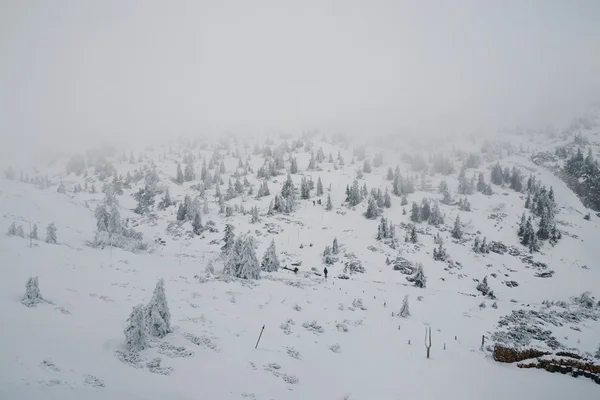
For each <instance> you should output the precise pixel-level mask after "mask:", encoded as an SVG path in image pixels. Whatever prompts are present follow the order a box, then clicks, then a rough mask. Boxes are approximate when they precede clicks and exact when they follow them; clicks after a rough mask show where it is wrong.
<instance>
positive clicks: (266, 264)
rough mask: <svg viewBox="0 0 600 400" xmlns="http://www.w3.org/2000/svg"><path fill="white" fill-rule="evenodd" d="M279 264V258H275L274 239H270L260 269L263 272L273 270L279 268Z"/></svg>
mask: <svg viewBox="0 0 600 400" xmlns="http://www.w3.org/2000/svg"><path fill="white" fill-rule="evenodd" d="M280 266H281V265H280V264H279V259H278V258H277V250H276V249H275V239H272V240H271V244H270V245H269V247H268V248H267V251H266V252H265V254H264V256H263V259H262V263H261V269H262V270H263V271H265V272H275V271H277V270H279V267H280Z"/></svg>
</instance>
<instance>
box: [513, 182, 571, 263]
mask: <svg viewBox="0 0 600 400" xmlns="http://www.w3.org/2000/svg"><path fill="white" fill-rule="evenodd" d="M527 191H528V194H527V199H526V200H525V208H527V209H529V210H530V211H531V213H532V214H533V217H532V216H529V217H527V216H526V215H525V213H523V215H522V216H521V221H520V223H519V227H518V229H517V235H518V236H519V238H520V241H521V244H522V245H523V246H527V247H528V248H529V251H530V252H532V253H533V252H535V251H538V250H539V247H540V241H544V240H548V242H549V243H550V244H552V245H554V244H556V243H557V242H558V240H560V239H561V237H562V234H561V232H560V230H558V228H557V227H556V213H557V206H556V201H555V199H554V189H553V188H552V187H551V188H550V190H548V189H546V187H545V186H542V185H541V184H540V183H539V182H537V181H536V180H535V177H533V176H530V177H529V179H528V181H527ZM536 216H537V217H539V218H540V220H539V223H538V228H537V230H536V229H535V219H534V218H535V217H536Z"/></svg>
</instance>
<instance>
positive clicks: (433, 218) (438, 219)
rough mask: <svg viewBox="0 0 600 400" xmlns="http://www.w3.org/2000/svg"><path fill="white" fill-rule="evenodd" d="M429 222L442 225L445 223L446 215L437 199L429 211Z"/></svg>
mask: <svg viewBox="0 0 600 400" xmlns="http://www.w3.org/2000/svg"><path fill="white" fill-rule="evenodd" d="M427 223H428V224H430V225H433V226H438V225H442V224H443V223H444V215H443V214H442V211H441V210H440V204H439V202H438V201H437V200H435V201H434V202H433V207H431V209H430V211H429V218H428V219H427Z"/></svg>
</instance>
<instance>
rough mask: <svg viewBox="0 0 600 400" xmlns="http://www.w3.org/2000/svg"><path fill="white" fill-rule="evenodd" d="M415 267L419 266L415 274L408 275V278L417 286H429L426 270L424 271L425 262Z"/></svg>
mask: <svg viewBox="0 0 600 400" xmlns="http://www.w3.org/2000/svg"><path fill="white" fill-rule="evenodd" d="M415 267H416V268H417V271H416V272H415V274H414V275H413V276H408V277H407V278H406V280H407V281H409V282H412V283H413V285H414V286H415V287H418V288H425V287H427V278H426V277H425V272H424V271H423V264H422V263H417V264H416V265H415Z"/></svg>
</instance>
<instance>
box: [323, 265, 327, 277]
mask: <svg viewBox="0 0 600 400" xmlns="http://www.w3.org/2000/svg"><path fill="white" fill-rule="evenodd" d="M323 275H325V279H327V267H325V269H324V270H323Z"/></svg>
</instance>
